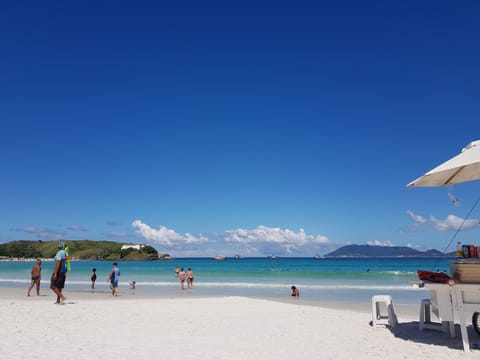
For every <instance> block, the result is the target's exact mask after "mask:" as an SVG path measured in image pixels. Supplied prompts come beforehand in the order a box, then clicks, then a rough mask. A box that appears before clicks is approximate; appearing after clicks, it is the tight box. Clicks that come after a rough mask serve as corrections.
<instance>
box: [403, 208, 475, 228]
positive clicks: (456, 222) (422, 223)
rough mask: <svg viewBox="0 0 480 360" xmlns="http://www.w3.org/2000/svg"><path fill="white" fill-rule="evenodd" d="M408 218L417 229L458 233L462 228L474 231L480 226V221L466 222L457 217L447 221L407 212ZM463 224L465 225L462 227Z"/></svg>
mask: <svg viewBox="0 0 480 360" xmlns="http://www.w3.org/2000/svg"><path fill="white" fill-rule="evenodd" d="M407 216H408V217H409V218H410V220H412V222H413V224H414V230H416V229H420V228H422V229H434V230H437V231H456V230H458V229H459V228H460V226H461V227H462V229H463V230H468V229H474V228H477V227H479V226H480V224H479V221H478V219H470V220H466V221H465V219H462V218H460V217H458V216H455V215H448V216H447V218H446V219H445V220H440V219H437V218H436V217H434V216H430V217H429V218H425V217H423V216H420V215H416V214H414V213H413V212H412V211H410V210H408V211H407ZM462 224H463V225H462Z"/></svg>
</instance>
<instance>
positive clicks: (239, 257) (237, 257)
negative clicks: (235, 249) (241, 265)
mask: <svg viewBox="0 0 480 360" xmlns="http://www.w3.org/2000/svg"><path fill="white" fill-rule="evenodd" d="M233 258H234V259H243V256H240V255H235V256H234V257H233Z"/></svg>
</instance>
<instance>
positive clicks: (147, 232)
mask: <svg viewBox="0 0 480 360" xmlns="http://www.w3.org/2000/svg"><path fill="white" fill-rule="evenodd" d="M132 227H133V228H134V229H135V231H136V232H137V233H138V234H139V235H141V236H142V237H143V238H145V239H146V240H148V241H149V242H151V243H155V244H158V245H161V246H166V247H175V246H179V245H184V244H199V243H206V242H208V239H207V238H206V237H205V236H202V235H199V236H197V237H196V236H193V235H192V234H190V233H185V234H183V235H182V234H179V233H177V232H176V231H174V230H171V229H168V228H167V227H165V226H159V227H158V229H155V228H152V227H151V226H149V225H147V224H144V223H143V222H142V221H140V220H135V221H134V222H132Z"/></svg>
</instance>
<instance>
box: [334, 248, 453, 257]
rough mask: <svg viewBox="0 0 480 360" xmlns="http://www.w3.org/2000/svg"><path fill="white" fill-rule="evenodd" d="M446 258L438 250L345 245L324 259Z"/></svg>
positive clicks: (446, 255)
mask: <svg viewBox="0 0 480 360" xmlns="http://www.w3.org/2000/svg"><path fill="white" fill-rule="evenodd" d="M430 256H431V257H448V256H451V255H450V254H444V253H442V252H441V251H438V250H434V249H432V250H428V251H418V250H415V249H412V248H410V247H408V246H376V245H346V246H343V247H341V248H339V249H337V250H335V251H332V252H331V253H328V254H326V255H325V257H430Z"/></svg>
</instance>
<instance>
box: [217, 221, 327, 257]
mask: <svg viewBox="0 0 480 360" xmlns="http://www.w3.org/2000/svg"><path fill="white" fill-rule="evenodd" d="M225 233H226V236H225V242H227V243H233V244H241V245H246V246H247V247H248V248H250V247H251V246H255V247H258V248H259V249H264V250H268V251H272V252H275V251H282V252H285V253H294V252H297V251H301V249H302V248H306V247H311V246H315V247H318V245H321V244H327V243H328V242H329V241H328V238H327V237H325V236H321V235H309V234H307V233H306V232H305V230H304V229H299V231H298V232H295V231H292V230H289V229H280V228H272V227H267V226H264V225H260V226H258V227H257V228H256V229H253V230H246V229H236V230H227V231H225Z"/></svg>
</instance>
